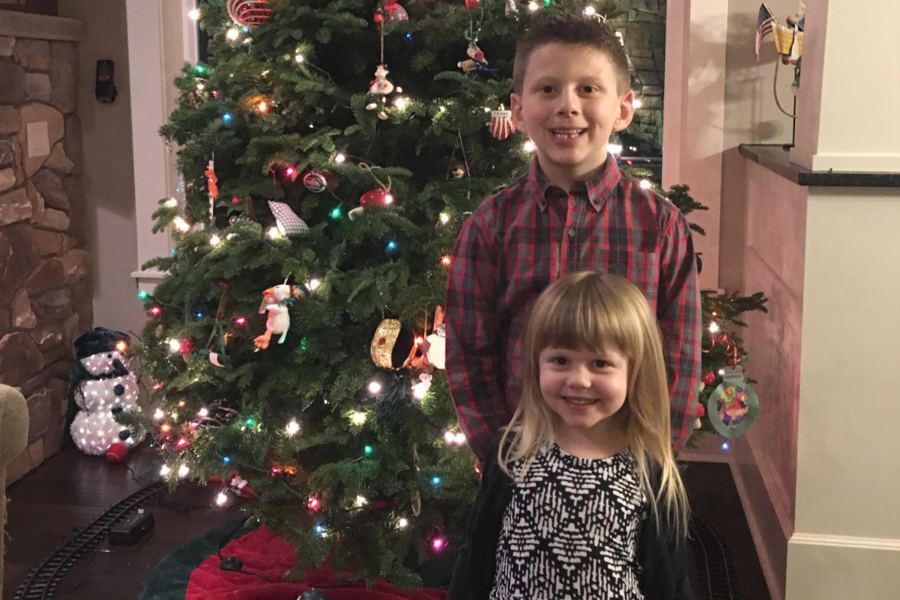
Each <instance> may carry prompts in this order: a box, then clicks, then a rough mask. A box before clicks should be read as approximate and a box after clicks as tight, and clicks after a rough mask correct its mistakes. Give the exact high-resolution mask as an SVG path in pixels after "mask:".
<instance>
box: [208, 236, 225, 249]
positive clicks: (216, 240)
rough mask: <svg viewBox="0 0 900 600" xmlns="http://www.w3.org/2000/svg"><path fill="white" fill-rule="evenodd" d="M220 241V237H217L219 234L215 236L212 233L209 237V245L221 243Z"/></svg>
mask: <svg viewBox="0 0 900 600" xmlns="http://www.w3.org/2000/svg"><path fill="white" fill-rule="evenodd" d="M221 243H222V240H221V238H219V236H217V235H214V236H212V237H211V238H209V245H210V246H218V245H219V244H221Z"/></svg>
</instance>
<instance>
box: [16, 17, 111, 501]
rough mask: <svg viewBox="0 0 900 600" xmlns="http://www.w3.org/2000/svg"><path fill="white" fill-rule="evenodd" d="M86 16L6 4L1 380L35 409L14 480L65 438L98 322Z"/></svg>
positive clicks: (52, 451) (30, 408)
mask: <svg viewBox="0 0 900 600" xmlns="http://www.w3.org/2000/svg"><path fill="white" fill-rule="evenodd" d="M7 15H14V16H7ZM56 25H61V26H62V27H63V29H64V30H66V31H68V32H69V33H68V34H67V35H59V34H58V32H56V29H57V28H56V27H55V26H56ZM79 25H80V23H79V22H77V21H72V20H69V19H58V18H54V17H43V16H41V17H38V16H34V15H16V14H15V13H3V12H0V82H2V84H0V382H2V383H4V384H7V385H11V386H14V387H18V388H20V389H21V390H22V392H23V394H24V395H25V397H26V398H27V400H28V409H29V414H30V426H29V434H28V448H27V449H26V451H25V452H24V453H23V454H22V455H20V456H19V457H18V458H17V459H16V460H15V461H14V462H13V463H12V464H11V465H10V467H9V472H8V481H7V483H11V482H12V481H15V480H16V479H17V478H19V477H21V476H22V475H24V474H25V473H27V472H28V471H30V470H31V469H33V468H35V467H36V466H37V465H39V464H40V463H41V462H43V460H44V459H45V458H46V457H49V456H51V455H53V454H55V453H56V452H59V450H60V449H61V448H62V447H63V445H64V444H67V443H68V439H69V438H68V433H67V432H66V431H64V429H65V416H66V410H67V402H68V389H69V385H68V380H67V379H68V373H69V369H70V368H71V366H72V362H73V359H74V350H73V345H72V343H73V341H74V340H75V338H77V337H78V336H79V335H80V334H81V333H82V332H84V331H86V330H88V329H90V328H91V326H92V322H93V309H92V293H91V284H90V279H89V276H88V275H89V273H88V271H89V265H90V260H89V255H88V253H87V251H86V250H85V249H84V248H85V245H86V241H87V240H86V239H85V226H84V216H85V213H86V210H85V197H84V190H83V188H82V140H81V126H80V122H79V119H78V115H77V112H76V110H77V99H78V93H77V92H78V46H77V42H76V41H74V40H70V41H66V40H65V38H66V37H69V38H73V37H74V38H77V37H78V36H77V30H78V26H79ZM17 26H19V27H20V28H21V29H22V31H21V33H19V34H17V33H16V27H17ZM72 31H75V32H76V35H74V36H73V35H72V33H71V32H72ZM41 35H48V37H51V38H53V37H55V38H56V39H50V40H48V39H39V38H40V36H41ZM60 38H63V41H59V39H60Z"/></svg>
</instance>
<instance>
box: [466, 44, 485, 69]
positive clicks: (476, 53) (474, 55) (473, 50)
mask: <svg viewBox="0 0 900 600" xmlns="http://www.w3.org/2000/svg"><path fill="white" fill-rule="evenodd" d="M466 54H468V55H469V58H471V59H472V60H474V61H476V62H484V63H485V64H487V61H486V60H484V52H482V51H481V49H480V48H479V47H478V46H477V45H476V44H474V43H472V44H471V45H470V46H469V49H468V50H466Z"/></svg>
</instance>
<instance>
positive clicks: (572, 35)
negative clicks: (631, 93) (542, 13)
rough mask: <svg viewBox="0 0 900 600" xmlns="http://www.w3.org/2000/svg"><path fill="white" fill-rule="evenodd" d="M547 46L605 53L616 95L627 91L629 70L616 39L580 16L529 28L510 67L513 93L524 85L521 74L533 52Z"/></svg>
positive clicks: (553, 18) (601, 24)
mask: <svg viewBox="0 0 900 600" xmlns="http://www.w3.org/2000/svg"><path fill="white" fill-rule="evenodd" d="M547 44H567V45H570V46H587V47H589V48H596V49H597V50H599V51H601V52H603V53H604V54H606V56H607V57H609V60H610V62H612V64H613V67H614V68H615V70H616V85H617V87H618V90H617V91H618V93H619V94H623V93H625V92H626V91H628V90H629V89H631V71H630V69H629V67H628V57H627V56H626V55H625V49H624V48H623V47H622V44H621V43H620V42H619V38H617V37H616V36H615V34H614V33H613V32H612V31H610V29H609V27H607V25H606V23H604V22H603V21H601V20H600V19H598V18H597V17H591V18H588V17H584V16H582V15H581V14H577V13H576V14H556V15H551V16H548V17H543V18H539V19H537V20H536V21H535V23H534V25H532V27H531V29H529V30H528V32H527V33H526V34H525V35H524V36H522V39H521V40H519V43H518V44H516V60H515V64H514V65H513V87H514V89H515V92H516V93H517V94H521V93H522V86H523V85H524V84H525V71H526V70H527V69H528V62H529V60H530V59H531V55H532V54H533V53H534V51H535V50H537V49H538V48H540V47H541V46H545V45H547Z"/></svg>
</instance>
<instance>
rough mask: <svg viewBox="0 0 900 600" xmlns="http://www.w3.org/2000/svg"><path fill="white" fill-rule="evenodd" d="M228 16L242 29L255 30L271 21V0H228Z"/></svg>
mask: <svg viewBox="0 0 900 600" xmlns="http://www.w3.org/2000/svg"><path fill="white" fill-rule="evenodd" d="M228 16H229V17H231V20H232V21H234V22H235V23H237V24H238V25H240V26H241V27H248V28H250V29H254V28H256V27H259V26H260V25H262V24H263V23H265V22H266V21H268V20H269V17H271V16H272V10H271V9H270V8H269V0H228Z"/></svg>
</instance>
